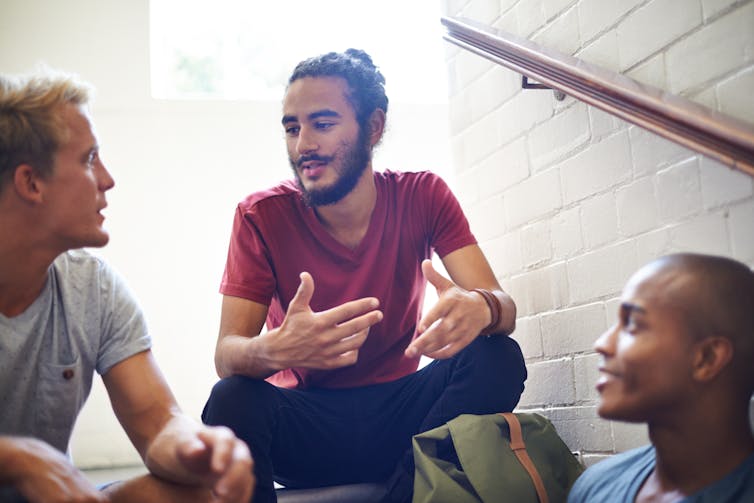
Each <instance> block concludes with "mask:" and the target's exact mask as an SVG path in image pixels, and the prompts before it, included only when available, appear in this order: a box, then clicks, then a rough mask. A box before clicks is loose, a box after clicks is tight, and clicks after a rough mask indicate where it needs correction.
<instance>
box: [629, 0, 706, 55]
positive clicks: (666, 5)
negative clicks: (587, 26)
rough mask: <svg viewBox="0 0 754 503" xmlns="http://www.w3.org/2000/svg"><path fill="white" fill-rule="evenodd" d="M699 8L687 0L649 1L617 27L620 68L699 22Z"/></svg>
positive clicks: (679, 35)
mask: <svg viewBox="0 0 754 503" xmlns="http://www.w3.org/2000/svg"><path fill="white" fill-rule="evenodd" d="M701 23H702V9H701V5H700V4H699V3H698V2H693V1H689V0H652V1H650V2H649V3H647V4H646V5H644V6H642V7H640V8H639V9H637V10H636V11H634V12H632V13H631V14H630V15H629V16H628V17H627V18H626V19H624V20H623V21H622V22H621V24H620V25H619V26H618V28H617V31H618V58H619V62H620V69H621V70H626V69H628V68H631V67H632V66H633V65H635V64H636V63H638V62H640V61H642V60H644V59H646V58H647V57H648V56H651V55H652V54H654V53H655V52H657V51H659V50H661V49H663V48H664V47H666V46H667V45H668V44H669V43H671V42H673V41H674V40H676V39H677V38H679V37H681V36H683V35H684V34H686V33H688V32H689V31H691V30H692V29H694V28H696V27H697V26H699V25H701Z"/></svg>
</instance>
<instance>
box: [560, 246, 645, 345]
mask: <svg viewBox="0 0 754 503" xmlns="http://www.w3.org/2000/svg"><path fill="white" fill-rule="evenodd" d="M638 265H639V264H638V263H637V260H636V247H635V244H634V243H633V242H632V241H623V242H620V243H618V244H615V245H611V246H608V247H606V248H601V249H599V250H596V251H589V252H587V253H585V254H583V255H580V256H578V257H575V258H573V259H571V260H569V261H568V286H569V295H570V299H571V301H572V302H575V303H582V302H589V301H592V300H595V299H600V298H603V297H605V296H608V295H614V294H616V293H618V292H620V291H621V290H622V289H623V285H624V284H625V282H626V280H627V279H628V278H629V277H630V276H631V274H632V273H633V272H634V271H635V270H636V269H638ZM597 335H599V334H595V338H596V337H597Z"/></svg>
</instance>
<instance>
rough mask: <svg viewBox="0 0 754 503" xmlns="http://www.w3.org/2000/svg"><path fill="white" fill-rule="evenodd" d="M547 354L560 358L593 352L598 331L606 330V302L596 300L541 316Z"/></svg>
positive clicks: (544, 346)
mask: <svg viewBox="0 0 754 503" xmlns="http://www.w3.org/2000/svg"><path fill="white" fill-rule="evenodd" d="M540 326H541V327H542V344H543V348H544V355H545V356H547V357H560V356H562V355H566V354H569V353H578V352H582V351H590V350H591V349H592V346H593V345H594V339H595V337H594V334H600V333H602V332H604V331H605V328H606V326H605V304H604V303H603V302H595V303H592V304H587V305H584V306H579V307H574V308H570V309H562V310H559V311H553V312H549V313H544V314H543V315H542V317H541V319H540Z"/></svg>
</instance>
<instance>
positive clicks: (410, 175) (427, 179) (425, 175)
mask: <svg viewBox="0 0 754 503" xmlns="http://www.w3.org/2000/svg"><path fill="white" fill-rule="evenodd" d="M374 176H375V179H377V180H384V182H385V183H392V184H397V185H411V184H423V183H445V182H444V181H443V179H442V177H440V175H438V174H437V173H433V172H432V171H391V170H385V171H375V173H374Z"/></svg>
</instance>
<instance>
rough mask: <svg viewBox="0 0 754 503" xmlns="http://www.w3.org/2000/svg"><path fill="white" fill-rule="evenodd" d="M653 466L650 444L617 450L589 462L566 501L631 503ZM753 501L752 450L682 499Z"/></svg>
mask: <svg viewBox="0 0 754 503" xmlns="http://www.w3.org/2000/svg"><path fill="white" fill-rule="evenodd" d="M654 467H655V449H654V447H652V446H651V445H649V446H645V447H640V448H638V449H633V450H630V451H627V452H623V453H620V454H616V455H615V456H613V457H611V458H610V459H606V460H605V461H601V462H599V463H597V464H595V465H592V466H590V467H589V468H588V469H587V470H586V471H585V472H584V473H583V474H581V476H580V477H579V478H578V479H577V480H576V483H575V484H574V485H573V487H572V488H571V492H570V493H569V495H568V503H581V502H590V503H592V502H603V501H604V502H610V503H633V502H634V501H635V500H636V495H637V494H638V493H639V489H641V486H642V484H644V481H645V480H646V479H647V477H648V476H649V474H650V473H652V470H653V469H654ZM738 502H754V454H752V455H751V456H749V457H748V458H746V460H744V462H743V463H741V464H740V465H739V466H738V467H737V468H736V469H735V470H733V471H732V472H730V473H729V474H728V475H726V476H725V477H724V478H722V479H720V480H718V481H717V482H715V483H714V484H711V485H709V486H707V487H705V488H704V489H702V490H700V491H698V492H696V493H694V494H692V495H691V496H688V497H686V498H684V499H682V500H681V503H738Z"/></svg>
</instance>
